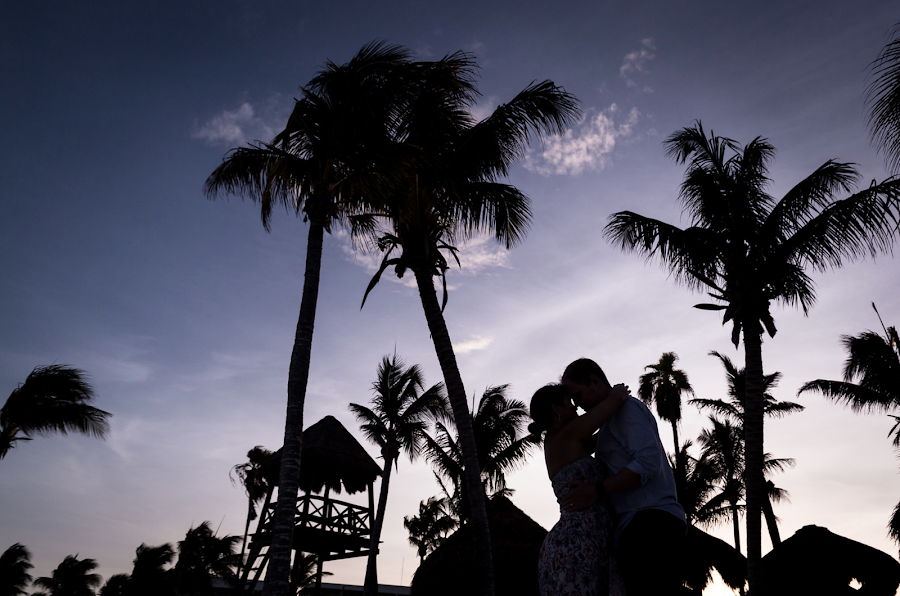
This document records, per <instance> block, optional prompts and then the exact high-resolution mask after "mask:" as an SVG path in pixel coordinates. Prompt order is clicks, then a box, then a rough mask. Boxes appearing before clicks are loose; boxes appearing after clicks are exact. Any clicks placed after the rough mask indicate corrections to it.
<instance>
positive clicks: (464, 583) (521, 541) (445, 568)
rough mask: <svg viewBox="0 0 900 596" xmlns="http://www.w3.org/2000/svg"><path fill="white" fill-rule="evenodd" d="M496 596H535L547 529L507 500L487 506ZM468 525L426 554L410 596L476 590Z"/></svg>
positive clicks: (455, 595) (452, 595)
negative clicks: (542, 546) (542, 545)
mask: <svg viewBox="0 0 900 596" xmlns="http://www.w3.org/2000/svg"><path fill="white" fill-rule="evenodd" d="M487 514H488V526H489V528H490V531H491V549H492V551H493V555H494V593H495V594H496V596H513V595H515V596H537V595H538V574H537V564H538V555H539V554H540V552H541V544H543V542H544V537H545V536H547V530H545V529H544V528H542V527H541V526H540V525H539V524H538V523H537V522H536V521H534V520H533V519H531V518H530V517H528V516H527V515H525V513H524V512H523V511H522V510H521V509H519V508H518V507H516V506H515V505H513V504H512V502H511V501H510V500H509V499H507V498H506V497H501V496H498V497H494V498H492V499H490V500H489V501H488V502H487ZM472 556H473V553H472V527H471V524H466V525H464V526H463V527H462V528H460V529H459V530H457V531H456V532H455V533H453V534H452V535H451V536H449V537H448V538H447V540H446V542H444V544H442V545H441V546H440V547H438V548H437V549H436V550H435V551H434V552H433V553H431V554H430V555H428V557H426V558H425V560H424V561H423V562H422V564H421V565H420V566H419V569H418V570H417V571H416V574H415V576H413V580H412V593H413V596H419V595H423V596H459V595H460V594H470V593H474V592H475V591H476V586H475V583H474V582H475V578H474V573H472V570H473V569H474V563H473V559H472Z"/></svg>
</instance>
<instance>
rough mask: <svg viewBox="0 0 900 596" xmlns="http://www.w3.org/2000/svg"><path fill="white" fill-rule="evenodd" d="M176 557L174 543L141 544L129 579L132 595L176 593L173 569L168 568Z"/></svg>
mask: <svg viewBox="0 0 900 596" xmlns="http://www.w3.org/2000/svg"><path fill="white" fill-rule="evenodd" d="M174 558H175V551H174V550H172V545H171V544H168V543H165V544H161V545H159V546H147V545H146V544H141V545H140V546H139V547H137V548H136V549H135V554H134V562H133V564H134V567H133V568H132V570H131V579H130V581H129V586H128V590H129V594H130V596H160V595H163V594H172V593H174V590H173V584H174V581H175V577H174V574H173V571H172V569H166V568H165V567H166V565H169V564H170V563H171V562H172V560H173V559H174Z"/></svg>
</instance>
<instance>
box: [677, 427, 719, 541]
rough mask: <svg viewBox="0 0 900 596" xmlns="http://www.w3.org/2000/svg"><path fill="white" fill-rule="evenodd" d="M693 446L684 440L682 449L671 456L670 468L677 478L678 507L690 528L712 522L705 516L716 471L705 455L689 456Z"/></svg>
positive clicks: (702, 453) (713, 488) (703, 453)
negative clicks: (679, 506) (682, 511)
mask: <svg viewBox="0 0 900 596" xmlns="http://www.w3.org/2000/svg"><path fill="white" fill-rule="evenodd" d="M692 446H693V443H692V442H691V441H685V442H684V444H683V445H682V446H681V449H679V450H678V451H676V452H675V453H670V454H669V465H670V466H671V467H672V475H673V476H674V478H675V492H676V494H677V496H678V504H679V505H681V508H682V509H684V517H685V519H686V520H687V523H688V525H695V524H704V523H707V522H709V521H710V520H709V519H708V516H707V515H706V513H705V512H706V507H705V506H706V503H707V502H708V501H709V498H710V495H711V493H712V492H713V491H714V490H715V481H716V477H717V471H716V469H715V467H714V466H713V464H712V462H711V461H710V459H709V455H708V454H707V453H706V452H701V453H700V457H699V458H696V457H694V456H692V455H691V454H690V448H691V447H692Z"/></svg>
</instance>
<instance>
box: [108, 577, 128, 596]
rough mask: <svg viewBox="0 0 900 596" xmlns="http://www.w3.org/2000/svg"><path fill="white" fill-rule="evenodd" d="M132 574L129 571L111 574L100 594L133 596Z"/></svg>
mask: <svg viewBox="0 0 900 596" xmlns="http://www.w3.org/2000/svg"><path fill="white" fill-rule="evenodd" d="M132 594H133V592H132V591H131V576H129V575H128V574H127V573H117V574H115V575H112V576H110V578H109V579H108V580H106V583H105V584H103V587H102V588H100V596H132Z"/></svg>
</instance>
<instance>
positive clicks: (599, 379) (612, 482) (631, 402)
mask: <svg viewBox="0 0 900 596" xmlns="http://www.w3.org/2000/svg"><path fill="white" fill-rule="evenodd" d="M561 383H562V385H563V386H564V387H565V388H566V391H567V392H568V393H569V396H570V397H571V398H572V401H574V402H575V405H577V406H579V407H581V408H582V409H584V410H588V409H590V408H592V407H593V406H596V405H597V404H599V403H600V402H602V401H603V400H605V399H606V398H607V396H608V395H609V391H610V389H611V386H610V384H609V381H607V379H606V375H605V374H604V373H603V370H602V369H601V368H600V366H599V365H597V363H596V362H594V361H593V360H589V359H587V358H581V359H579V360H576V361H575V362H573V363H572V364H570V365H569V366H567V367H566V371H565V372H564V373H563V376H562V381H561ZM594 455H595V456H596V458H597V460H598V461H599V462H600V464H601V465H602V467H603V469H604V479H603V481H602V482H598V483H597V484H596V485H590V484H586V483H584V482H580V481H575V482H574V483H573V486H574V489H573V490H572V491H571V492H569V494H567V495H566V496H565V497H564V498H563V500H562V501H561V505H562V507H563V509H565V510H567V511H580V510H582V509H585V508H587V507H590V506H591V505H592V504H593V503H594V501H596V500H597V498H598V496H599V495H601V494H606V495H608V496H609V501H610V504H611V505H612V507H613V509H614V510H615V512H616V517H617V518H618V524H617V526H616V531H615V544H616V553H617V556H618V562H619V570H620V571H621V573H622V578H623V579H624V580H625V591H626V593H627V594H628V596H644V595H651V594H652V595H653V596H668V595H670V594H679V593H681V592H682V587H681V586H682V583H681V565H680V559H679V557H680V555H681V552H682V549H683V540H684V535H685V532H686V529H687V527H686V524H685V520H684V510H683V509H682V508H681V505H679V504H678V499H677V498H676V495H675V478H674V477H673V476H672V469H671V467H670V466H669V461H668V459H667V458H666V452H665V450H664V449H663V446H662V442H661V441H660V440H659V433H658V432H657V429H656V419H655V418H654V417H653V414H651V413H650V410H649V409H648V408H647V406H646V405H644V403H643V402H642V401H640V400H638V399H635V398H634V397H631V398H630V399H628V401H626V402H625V403H624V404H623V405H622V407H621V408H620V409H619V411H618V412H617V413H616V414H615V415H614V416H613V417H612V418H611V419H610V420H609V422H607V423H606V424H605V425H604V426H603V427H602V428H601V429H600V431H599V432H598V433H597V448H596V451H595V452H594Z"/></svg>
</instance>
